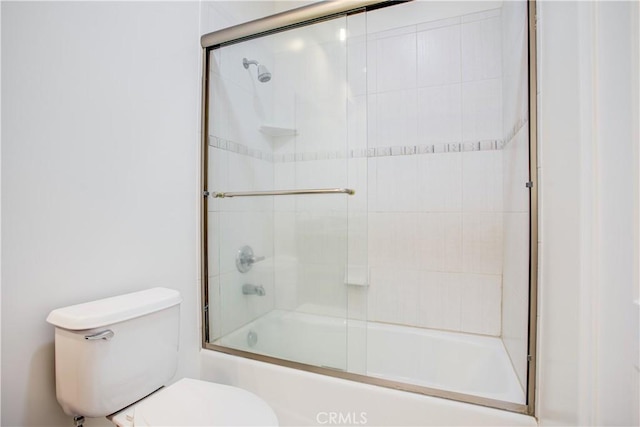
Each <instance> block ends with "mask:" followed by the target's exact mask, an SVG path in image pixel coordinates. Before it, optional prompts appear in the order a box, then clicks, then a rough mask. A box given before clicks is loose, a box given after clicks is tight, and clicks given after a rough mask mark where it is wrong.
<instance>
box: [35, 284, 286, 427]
mask: <svg viewBox="0 0 640 427" xmlns="http://www.w3.org/2000/svg"><path fill="white" fill-rule="evenodd" d="M181 302H182V298H181V297H180V293H179V292H177V291H175V290H173V289H167V288H153V289H148V290H145V291H141V292H134V293H130V294H126V295H120V296H116V297H112V298H105V299H101V300H97V301H91V302H87V303H84V304H78V305H73V306H69V307H64V308H59V309H56V310H53V311H52V312H51V313H50V314H49V316H48V317H47V322H49V323H50V324H52V325H54V326H55V359H56V361H55V366H56V368H55V369H56V397H57V398H58V402H59V403H60V406H62V409H63V410H64V412H65V413H67V414H69V415H71V416H73V417H74V418H75V419H76V425H82V420H83V418H82V417H91V418H97V417H107V418H108V419H109V420H111V422H112V423H113V424H115V425H117V426H120V427H125V426H127V427H128V426H154V427H158V426H228V425H243V426H249V425H261V426H277V425H278V419H277V417H276V415H275V413H274V412H273V410H272V409H271V408H270V407H269V405H268V404H267V403H266V402H265V401H263V400H262V399H260V398H259V397H258V396H256V395H255V394H252V393H250V392H248V391H246V390H243V389H240V388H238V387H231V386H228V385H223V384H216V383H212V382H207V381H201V380H196V379H191V378H183V379H180V380H178V381H177V382H175V383H173V384H171V385H169V386H166V387H165V385H166V384H168V383H169V381H170V380H171V379H172V378H173V376H174V375H175V372H176V368H177V365H178V343H179V331H180V303H181Z"/></svg>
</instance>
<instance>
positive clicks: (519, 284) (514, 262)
mask: <svg viewBox="0 0 640 427" xmlns="http://www.w3.org/2000/svg"><path fill="white" fill-rule="evenodd" d="M503 242H504V265H503V270H502V271H503V274H502V277H503V279H502V337H503V341H504V344H505V347H506V349H507V351H508V353H509V355H510V357H511V361H512V363H513V366H514V368H515V370H516V374H517V375H518V379H519V380H520V383H521V384H526V373H527V346H528V339H527V338H528V316H524V315H523V313H526V312H527V310H528V307H529V214H528V213H520V212H518V213H511V212H507V213H505V214H504V238H503Z"/></svg>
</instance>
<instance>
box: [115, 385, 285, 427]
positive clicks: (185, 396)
mask: <svg viewBox="0 0 640 427" xmlns="http://www.w3.org/2000/svg"><path fill="white" fill-rule="evenodd" d="M111 421H112V422H113V423H114V424H116V425H117V426H119V427H131V426H136V427H137V426H149V427H160V426H233V425H237V426H240V425H242V426H251V425H255V426H257V425H260V426H277V425H278V418H277V417H276V415H275V413H274V412H273V410H272V409H271V407H269V405H267V403H266V402H265V401H264V400H262V399H260V398H259V397H258V396H256V395H255V394H253V393H250V392H248V391H246V390H243V389H240V388H238V387H231V386H228V385H223V384H216V383H211V382H207V381H200V380H194V379H191V378H183V379H181V380H179V381H177V382H176V383H174V384H172V385H170V386H169V387H165V388H163V389H161V390H159V391H157V392H156V393H154V394H152V395H150V396H148V397H146V398H144V399H142V400H141V401H140V402H138V403H136V404H134V405H132V406H130V407H128V408H126V409H125V410H123V411H120V412H118V413H116V414H115V415H113V416H112V417H111Z"/></svg>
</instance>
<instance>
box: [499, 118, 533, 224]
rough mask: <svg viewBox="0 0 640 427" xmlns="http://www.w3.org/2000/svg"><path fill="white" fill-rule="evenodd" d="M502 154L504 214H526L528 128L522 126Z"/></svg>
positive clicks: (527, 196) (527, 197)
mask: <svg viewBox="0 0 640 427" xmlns="http://www.w3.org/2000/svg"><path fill="white" fill-rule="evenodd" d="M502 152H503V169H504V170H503V173H504V177H503V199H504V210H505V212H528V211H529V196H530V190H529V189H528V188H527V187H526V183H527V182H528V181H529V126H528V124H526V125H525V126H523V127H522V128H521V129H520V131H519V132H518V133H517V134H516V136H515V137H514V138H513V139H512V140H511V141H510V142H509V143H508V144H507V145H506V146H505V148H504V150H502Z"/></svg>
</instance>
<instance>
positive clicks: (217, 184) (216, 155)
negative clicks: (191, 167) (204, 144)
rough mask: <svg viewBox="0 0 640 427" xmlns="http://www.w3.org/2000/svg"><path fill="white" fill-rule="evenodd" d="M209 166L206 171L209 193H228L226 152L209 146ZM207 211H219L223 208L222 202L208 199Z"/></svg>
mask: <svg viewBox="0 0 640 427" xmlns="http://www.w3.org/2000/svg"><path fill="white" fill-rule="evenodd" d="M208 158H209V165H208V171H207V179H208V181H209V182H208V183H207V186H208V189H209V192H210V193H214V192H220V191H228V188H229V155H228V153H227V152H226V151H224V150H221V149H219V148H215V147H211V146H209V156H208ZM207 206H208V210H209V211H219V210H221V209H222V207H223V203H222V200H220V199H216V198H213V197H209V199H208V205H207Z"/></svg>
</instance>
